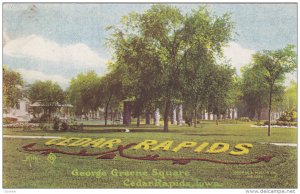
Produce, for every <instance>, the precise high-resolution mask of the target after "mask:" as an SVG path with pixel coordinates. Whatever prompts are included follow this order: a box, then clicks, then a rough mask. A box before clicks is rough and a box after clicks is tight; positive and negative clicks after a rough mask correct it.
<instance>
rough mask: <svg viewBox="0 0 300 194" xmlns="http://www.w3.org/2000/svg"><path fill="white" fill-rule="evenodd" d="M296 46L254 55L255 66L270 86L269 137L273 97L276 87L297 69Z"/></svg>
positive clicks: (269, 133)
mask: <svg viewBox="0 0 300 194" xmlns="http://www.w3.org/2000/svg"><path fill="white" fill-rule="evenodd" d="M293 49H294V46H292V45H288V46H286V47H285V48H283V49H279V50H275V51H270V50H264V51H263V52H257V53H255V54H254V55H253V60H254V63H255V66H258V67H260V69H261V70H262V73H263V75H264V78H265V80H266V82H267V83H268V86H269V125H268V136H270V135H271V130H270V127H271V111H272V97H273V94H274V92H275V87H276V85H278V84H280V83H282V82H283V80H284V78H285V75H286V74H287V73H290V72H293V71H294V70H295V69H296V67H297V62H296V54H295V51H294V50H293Z"/></svg>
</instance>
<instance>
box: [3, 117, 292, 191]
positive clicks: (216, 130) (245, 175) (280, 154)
mask: <svg viewBox="0 0 300 194" xmlns="http://www.w3.org/2000/svg"><path fill="white" fill-rule="evenodd" d="M125 128H128V129H129V130H131V132H130V133H125V132H122V131H123V130H124V129H125ZM3 134H4V135H47V136H48V135H50V136H62V137H91V138H106V139H112V138H120V139H121V140H122V144H128V143H133V142H134V143H139V142H141V141H143V140H145V139H154V140H157V141H159V142H162V141H166V140H174V146H173V147H175V146H176V145H177V144H179V143H181V142H183V141H195V142H199V143H201V142H204V141H206V142H209V143H215V142H224V143H229V144H230V150H229V151H231V150H233V147H234V145H235V144H236V143H252V144H253V148H252V149H250V152H249V154H247V155H243V156H232V155H229V154H228V152H229V151H228V152H226V153H220V154H207V153H202V152H201V153H194V152H193V149H188V148H185V149H182V150H180V151H179V152H177V153H174V152H171V151H155V152H149V151H144V150H127V151H126V152H128V153H129V154H132V155H148V154H154V153H155V154H156V153H158V154H159V155H161V156H166V157H167V156H173V157H205V158H211V159H215V160H222V161H251V160H253V159H255V157H257V156H263V155H269V154H272V155H273V156H274V157H273V158H272V160H271V161H270V162H269V163H266V162H260V163H257V164H248V165H229V164H218V163H212V162H205V161H191V162H190V163H188V164H186V165H178V164H172V162H171V161H140V160H132V159H126V158H122V157H120V156H117V157H115V158H114V159H113V160H105V159H102V160H101V159H96V157H82V156H71V155H62V154H55V155H56V156H57V158H56V160H55V162H54V163H53V164H51V163H50V162H49V161H48V160H47V156H44V155H41V154H38V153H34V154H32V153H31V154H30V153H25V152H22V151H21V147H22V146H23V145H26V144H29V143H37V147H46V146H44V145H43V144H44V143H45V142H46V141H47V140H45V139H12V138H4V144H3V149H4V153H3V154H4V155H3V166H4V168H3V187H4V188H130V187H134V188H139V185H137V186H130V185H128V183H129V182H132V183H131V184H136V183H137V182H138V181H143V182H147V183H148V182H149V181H150V182H151V181H153V180H154V179H157V180H159V179H160V180H161V181H164V182H168V183H170V182H174V184H175V183H178V184H179V183H180V182H181V181H183V180H184V181H185V182H188V183H190V184H189V186H185V187H195V188H296V187H297V174H296V169H297V158H296V154H297V149H296V147H285V146H275V145H270V144H262V142H276V143H278V142H282V143H296V142H297V129H286V128H273V129H272V135H271V137H267V135H266V134H267V130H266V128H251V127H250V124H220V125H219V126H216V125H215V124H214V123H212V122H206V123H203V124H201V125H199V126H198V127H197V128H194V127H187V126H183V127H178V126H170V131H169V132H168V133H164V132H162V130H161V127H154V126H150V125H148V126H147V125H142V126H141V127H140V128H136V127H135V126H128V127H124V126H109V127H100V128H99V127H94V128H93V127H90V128H87V129H85V130H84V131H83V132H76V133H75V132H73V133H71V132H53V131H40V130H38V129H34V130H32V131H26V132H24V131H22V130H21V129H6V128H5V129H4V132H3ZM50 147H52V148H58V147H57V146H50ZM173 147H172V148H173ZM59 148H60V149H64V150H69V151H71V150H72V151H79V150H80V149H81V148H79V147H77V148H76V147H74V148H70V147H59ZM95 150H96V148H88V151H90V152H93V151H95ZM101 150H102V149H101ZM97 151H99V149H97ZM27 156H31V157H35V158H38V159H37V161H32V162H31V166H30V165H29V163H28V162H25V161H24V160H25V159H26V157H27ZM76 169H78V171H83V172H87V171H99V170H102V171H105V172H106V173H107V175H106V176H102V177H98V178H97V177H94V176H89V177H87V176H84V177H81V176H74V175H72V171H74V170H76ZM113 169H117V171H134V172H140V171H146V172H147V173H148V176H138V175H136V176H129V177H126V176H121V177H120V176H113V175H111V174H110V173H111V171H112V170H113ZM154 169H157V170H158V171H172V172H174V171H185V172H187V173H188V175H182V176H165V177H160V176H156V175H154V174H152V171H153V170H154ZM124 181H125V182H124ZM170 184H173V183H170ZM142 187H143V188H144V187H153V186H151V185H150V186H142ZM156 187H167V186H164V185H163V186H160V185H158V186H156ZM173 187H181V186H180V185H179V186H176V185H175V186H173Z"/></svg>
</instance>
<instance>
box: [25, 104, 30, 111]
mask: <svg viewBox="0 0 300 194" xmlns="http://www.w3.org/2000/svg"><path fill="white" fill-rule="evenodd" d="M25 111H26V112H28V111H29V104H27V103H26V105H25Z"/></svg>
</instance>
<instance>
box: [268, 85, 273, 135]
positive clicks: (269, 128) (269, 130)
mask: <svg viewBox="0 0 300 194" xmlns="http://www.w3.org/2000/svg"><path fill="white" fill-rule="evenodd" d="M272 93H273V85H270V94H269V95H270V96H269V125H268V136H271V110H272Z"/></svg>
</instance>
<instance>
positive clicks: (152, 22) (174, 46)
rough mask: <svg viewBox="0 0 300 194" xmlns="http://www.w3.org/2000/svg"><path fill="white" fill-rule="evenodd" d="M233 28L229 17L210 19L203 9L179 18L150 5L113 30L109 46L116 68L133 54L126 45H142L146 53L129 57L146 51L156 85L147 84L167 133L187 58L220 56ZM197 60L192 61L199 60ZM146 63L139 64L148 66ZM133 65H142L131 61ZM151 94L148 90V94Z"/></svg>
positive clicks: (177, 12) (173, 9)
mask: <svg viewBox="0 0 300 194" xmlns="http://www.w3.org/2000/svg"><path fill="white" fill-rule="evenodd" d="M232 28H233V25H232V22H231V21H230V16H229V15H228V14H225V15H223V16H221V17H217V16H211V15H210V13H209V12H208V10H207V9H206V8H204V7H200V8H199V9H196V10H194V11H193V12H192V13H191V14H190V15H182V14H181V13H180V10H179V9H178V8H176V7H175V6H171V5H161V4H160V5H153V6H152V7H151V8H150V9H149V10H146V11H145V12H144V13H141V14H138V13H131V14H129V15H128V16H125V17H124V18H123V25H122V27H120V28H114V33H113V35H112V38H111V41H110V42H111V43H112V45H113V47H114V49H115V52H116V61H118V63H117V64H119V65H122V63H121V61H122V59H123V58H122V56H124V53H126V52H127V53H130V52H131V51H132V49H131V48H132V47H131V46H128V44H130V43H131V42H132V41H133V40H137V42H138V43H142V44H141V45H144V48H146V49H141V50H138V49H135V50H134V51H135V52H133V54H131V55H130V56H133V55H136V56H142V53H143V52H144V51H145V50H148V51H149V52H148V56H151V60H150V61H149V62H150V67H151V68H149V70H148V71H147V73H149V72H152V75H153V77H152V79H153V80H155V81H153V82H151V84H150V86H154V87H150V88H151V91H153V90H152V88H155V89H156V90H155V91H156V92H157V93H158V95H157V96H156V99H159V100H158V101H160V102H161V103H163V106H164V108H163V112H164V116H163V118H164V131H168V121H169V113H170V109H171V107H172V101H174V100H181V99H182V98H183V90H184V89H183V88H184V87H185V85H184V83H186V82H184V78H185V77H186V76H188V75H185V72H186V71H184V68H185V66H186V65H187V61H188V57H189V54H191V53H193V52H194V53H196V51H197V50H199V52H198V53H197V54H198V56H199V57H203V58H213V57H214V56H215V55H216V54H218V53H219V54H220V53H221V52H222V47H223V46H224V45H225V44H226V43H227V42H228V41H229V40H230V37H231V32H232ZM137 45H139V44H137ZM142 48H143V47H142ZM200 51H201V52H200ZM194 56H196V55H194ZM207 56H209V57H207ZM199 57H198V59H195V60H199ZM148 58H149V57H148ZM145 61H146V60H143V63H142V64H144V65H145V64H147V63H145ZM203 61H205V60H203ZM129 62H130V59H129ZM146 62H147V61H146ZM201 62H202V61H201ZM132 63H134V64H136V65H141V64H140V63H135V62H134V61H133V62H132ZM195 64H196V63H195ZM134 73H136V72H134ZM140 73H141V72H139V71H138V73H137V74H136V75H137V76H138V75H140V77H139V78H140V79H138V81H140V80H142V79H143V77H142V76H141V75H142V74H140ZM152 83H154V84H153V85H152ZM151 91H149V90H148V89H147V94H150V93H151Z"/></svg>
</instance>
